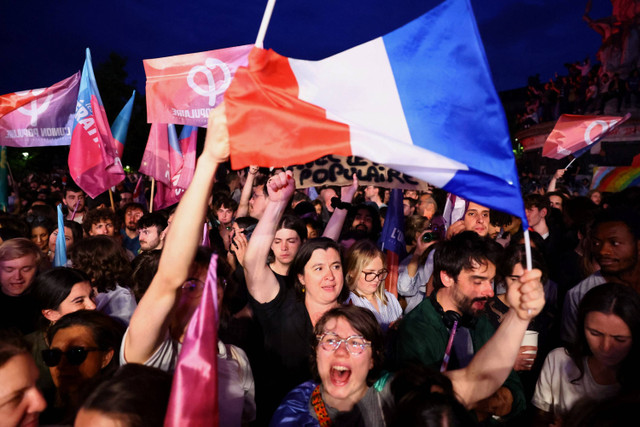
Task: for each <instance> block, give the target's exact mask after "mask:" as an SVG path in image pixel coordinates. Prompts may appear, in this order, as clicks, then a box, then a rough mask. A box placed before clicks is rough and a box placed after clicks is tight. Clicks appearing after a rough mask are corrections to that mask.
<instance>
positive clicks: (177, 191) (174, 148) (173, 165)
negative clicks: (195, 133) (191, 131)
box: [139, 123, 195, 209]
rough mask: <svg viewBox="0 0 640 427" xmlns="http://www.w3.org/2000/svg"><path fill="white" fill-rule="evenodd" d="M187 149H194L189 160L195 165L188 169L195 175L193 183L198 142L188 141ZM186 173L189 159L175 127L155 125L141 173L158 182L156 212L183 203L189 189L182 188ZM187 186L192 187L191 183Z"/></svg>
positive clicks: (154, 200) (141, 166)
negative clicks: (196, 143) (186, 162)
mask: <svg viewBox="0 0 640 427" xmlns="http://www.w3.org/2000/svg"><path fill="white" fill-rule="evenodd" d="M191 145H192V146H191ZM185 147H187V149H189V150H192V154H191V155H190V157H189V159H188V160H190V161H191V162H192V163H193V164H192V165H190V166H189V167H188V168H187V169H188V171H190V174H191V175H190V178H189V182H190V181H191V179H192V178H193V169H195V139H193V141H186V142H185ZM184 170H185V158H184V157H183V155H182V149H181V148H180V143H179V142H178V136H177V133H176V128H175V125H173V124H169V125H167V124H163V123H153V124H152V125H151V132H150V133H149V141H148V142H147V148H146V149H145V152H144V155H143V156H142V164H141V165H140V168H139V171H140V172H141V173H144V174H146V175H148V176H151V177H153V178H155V179H156V193H155V196H154V198H153V207H154V209H164V208H166V207H168V206H171V205H173V204H175V203H178V202H179V201H180V199H181V198H182V195H183V194H184V190H185V189H186V187H181V186H180V184H181V183H182V182H183V181H184V180H182V179H181V175H182V173H183V171H184ZM186 184H187V186H188V184H189V183H186Z"/></svg>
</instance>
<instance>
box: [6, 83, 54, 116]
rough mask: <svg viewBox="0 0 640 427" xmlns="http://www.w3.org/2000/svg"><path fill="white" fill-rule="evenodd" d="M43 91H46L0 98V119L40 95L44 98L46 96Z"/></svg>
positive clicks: (39, 90)
mask: <svg viewBox="0 0 640 427" xmlns="http://www.w3.org/2000/svg"><path fill="white" fill-rule="evenodd" d="M45 90H46V89H34V90H26V91H21V92H13V93H8V94H6V95H2V96H0V117H2V116H4V115H5V114H7V113H10V112H12V111H14V110H17V109H18V108H20V107H22V106H24V105H27V104H28V103H30V102H31V101H34V100H36V99H38V97H40V96H42V95H44V96H46V94H44V91H45Z"/></svg>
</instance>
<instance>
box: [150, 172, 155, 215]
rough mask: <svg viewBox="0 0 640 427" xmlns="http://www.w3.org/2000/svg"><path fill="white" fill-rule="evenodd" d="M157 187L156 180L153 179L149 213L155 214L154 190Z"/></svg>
mask: <svg viewBox="0 0 640 427" xmlns="http://www.w3.org/2000/svg"><path fill="white" fill-rule="evenodd" d="M155 186H156V179H155V178H154V177H151V201H150V202H149V212H153V190H154V188H155Z"/></svg>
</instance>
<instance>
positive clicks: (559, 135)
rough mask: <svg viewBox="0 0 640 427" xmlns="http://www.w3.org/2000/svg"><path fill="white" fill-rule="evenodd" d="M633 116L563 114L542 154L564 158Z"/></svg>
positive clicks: (593, 142)
mask: <svg viewBox="0 0 640 427" xmlns="http://www.w3.org/2000/svg"><path fill="white" fill-rule="evenodd" d="M629 117H631V114H627V115H625V116H624V117H618V116H579V115H574V114H563V115H561V116H560V118H559V119H558V121H557V122H556V125H555V126H554V127H553V130H552V131H551V133H550V134H549V136H548V137H547V140H546V141H545V143H544V146H543V147H542V155H543V156H544V157H549V158H551V159H562V158H563V157H566V156H568V155H569V154H573V153H575V152H577V151H580V150H583V149H584V148H586V147H588V146H590V145H592V144H595V143H597V142H598V141H600V140H601V139H603V138H604V137H605V136H607V134H608V133H609V132H611V131H612V130H613V129H615V128H616V127H617V126H619V125H620V124H622V123H623V122H624V121H625V120H627V119H628V118H629Z"/></svg>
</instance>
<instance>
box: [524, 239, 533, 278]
mask: <svg viewBox="0 0 640 427" xmlns="http://www.w3.org/2000/svg"><path fill="white" fill-rule="evenodd" d="M524 254H525V257H526V259H527V270H531V269H532V268H533V263H532V262H531V240H530V239H529V230H528V229H526V230H524Z"/></svg>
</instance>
